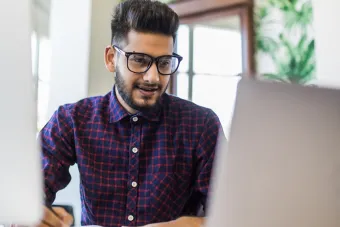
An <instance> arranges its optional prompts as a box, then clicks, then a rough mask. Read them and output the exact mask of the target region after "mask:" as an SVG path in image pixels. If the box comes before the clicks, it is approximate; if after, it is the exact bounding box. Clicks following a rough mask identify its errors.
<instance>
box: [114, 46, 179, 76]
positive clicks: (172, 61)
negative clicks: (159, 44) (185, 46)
mask: <svg viewBox="0 0 340 227" xmlns="http://www.w3.org/2000/svg"><path fill="white" fill-rule="evenodd" d="M113 47H114V48H115V49H116V50H117V51H118V52H119V53H120V54H123V55H125V56H126V58H127V68H128V69H129V70H130V71H131V72H133V73H145V72H147V71H148V70H149V69H150V67H151V65H152V64H153V63H154V62H155V63H156V66H157V70H158V73H159V74H161V75H171V74H174V73H175V72H176V71H177V69H178V67H179V64H180V62H181V61H182V59H183V57H182V56H180V55H178V54H175V53H173V54H172V55H163V56H159V57H156V58H154V57H152V56H150V55H148V54H144V53H136V52H125V51H123V50H122V49H120V48H119V47H117V46H116V45H113Z"/></svg>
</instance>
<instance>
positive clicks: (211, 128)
mask: <svg viewBox="0 0 340 227" xmlns="http://www.w3.org/2000/svg"><path fill="white" fill-rule="evenodd" d="M221 140H225V135H224V132H223V129H222V126H221V123H220V120H219V118H218V117H217V115H216V114H215V113H214V112H213V111H210V112H209V114H208V115H207V119H206V123H205V129H204V131H203V133H202V135H201V137H200V140H199V143H198V146H197V149H196V152H197V167H196V170H197V171H196V181H195V183H194V190H193V194H194V195H198V197H199V200H200V202H201V204H202V205H203V211H206V208H207V206H206V204H207V197H208V191H209V185H210V182H211V173H212V170H213V162H214V157H215V153H216V152H215V151H216V148H217V144H218V143H219V142H220V141H221Z"/></svg>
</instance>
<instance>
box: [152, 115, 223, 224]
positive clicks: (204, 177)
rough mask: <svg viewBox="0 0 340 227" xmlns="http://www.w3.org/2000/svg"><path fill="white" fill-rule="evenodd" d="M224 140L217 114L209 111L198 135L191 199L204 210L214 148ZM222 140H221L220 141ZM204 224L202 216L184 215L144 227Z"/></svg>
mask: <svg viewBox="0 0 340 227" xmlns="http://www.w3.org/2000/svg"><path fill="white" fill-rule="evenodd" d="M220 140H225V137H224V133H223V130H222V126H221V123H220V121H219V119H218V117H217V115H216V114H215V113H214V112H213V111H210V112H209V113H208V114H207V117H206V121H205V124H204V131H203V133H202V134H201V136H200V139H199V142H198V146H197V147H196V159H197V163H196V177H195V178H196V180H195V183H194V188H193V193H192V194H193V195H194V197H193V198H192V201H197V200H200V202H201V204H202V205H203V210H204V211H205V210H206V204H207V196H208V190H209V185H210V179H211V172H212V169H213V161H214V157H215V150H216V147H217V145H218V143H220ZM221 142H222V141H221ZM202 226H204V217H195V216H191V217H189V216H184V217H180V218H178V219H176V220H174V221H171V222H165V223H158V224H152V225H149V226H146V227H202Z"/></svg>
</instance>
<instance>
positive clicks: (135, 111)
mask: <svg viewBox="0 0 340 227" xmlns="http://www.w3.org/2000/svg"><path fill="white" fill-rule="evenodd" d="M115 93H116V96H117V99H118V102H119V103H120V104H121V105H122V107H123V108H124V109H125V110H126V111H127V112H129V113H130V114H135V113H137V112H138V111H137V110H135V109H133V108H131V107H130V106H129V105H128V104H127V103H126V102H125V101H124V100H123V98H122V96H120V94H119V92H118V90H117V87H115Z"/></svg>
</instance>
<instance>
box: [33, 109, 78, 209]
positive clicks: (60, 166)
mask: <svg viewBox="0 0 340 227" xmlns="http://www.w3.org/2000/svg"><path fill="white" fill-rule="evenodd" d="M39 138H40V144H41V150H42V162H43V171H44V182H45V184H44V186H45V187H44V190H45V196H46V198H45V200H46V203H47V205H51V204H52V203H53V201H54V199H55V196H56V193H57V192H58V191H59V190H61V189H63V188H65V187H66V186H67V185H68V183H69V182H70V181H71V175H70V173H69V167H70V166H71V165H73V164H74V163H75V160H76V158H75V157H76V155H75V149H74V137H73V121H72V119H71V117H70V114H69V112H68V110H67V109H66V108H65V107H60V108H59V109H58V110H57V111H56V112H55V113H54V114H53V116H52V118H51V119H50V120H49V122H48V123H47V124H46V126H45V127H44V128H43V129H42V130H41V132H40V134H39Z"/></svg>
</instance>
